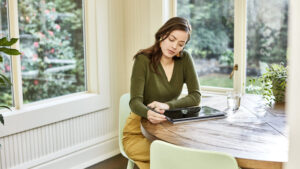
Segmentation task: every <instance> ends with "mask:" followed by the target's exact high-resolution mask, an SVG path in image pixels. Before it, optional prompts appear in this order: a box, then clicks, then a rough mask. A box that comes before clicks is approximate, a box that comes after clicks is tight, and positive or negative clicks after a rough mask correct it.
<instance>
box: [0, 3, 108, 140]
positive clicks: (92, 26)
mask: <svg viewBox="0 0 300 169" xmlns="http://www.w3.org/2000/svg"><path fill="white" fill-rule="evenodd" d="M8 2H9V22H10V36H11V37H19V28H18V0H9V1H8ZM83 2H84V8H85V9H84V34H85V57H86V58H85V59H86V60H85V67H86V85H87V92H81V93H74V94H70V95H66V96H60V97H56V98H51V99H45V100H42V101H37V102H34V103H30V104H23V96H22V95H23V94H22V75H21V64H20V63H21V60H20V57H12V70H13V73H12V79H13V90H14V94H15V95H14V103H15V107H14V108H12V111H6V110H2V111H1V113H2V114H3V116H4V119H5V125H4V126H0V137H4V136H7V135H11V134H15V133H18V132H22V131H26V130H29V129H32V128H36V127H40V126H43V125H47V124H51V123H55V122H58V121H62V120H66V119H69V118H72V117H76V116H80V115H83V114H87V113H91V112H95V111H99V110H102V109H106V108H108V107H110V88H109V60H108V55H109V46H108V2H107V1H106V0H83ZM97 7H101V10H99V9H97ZM96 9H97V10H96ZM13 47H14V48H16V49H19V43H17V44H15V46H13Z"/></svg>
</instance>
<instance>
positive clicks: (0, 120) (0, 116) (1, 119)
mask: <svg viewBox="0 0 300 169" xmlns="http://www.w3.org/2000/svg"><path fill="white" fill-rule="evenodd" d="M0 122H1V123H2V124H3V125H4V119H3V116H2V114H0Z"/></svg>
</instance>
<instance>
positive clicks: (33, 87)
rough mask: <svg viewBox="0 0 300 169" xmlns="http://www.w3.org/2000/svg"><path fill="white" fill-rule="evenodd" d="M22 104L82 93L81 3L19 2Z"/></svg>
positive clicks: (68, 0) (67, 0)
mask: <svg viewBox="0 0 300 169" xmlns="http://www.w3.org/2000/svg"><path fill="white" fill-rule="evenodd" d="M18 9H19V34H20V51H21V53H22V55H21V71H22V80H23V81H22V83H23V84H22V86H23V100H24V103H30V102H34V101H38V100H43V99H48V98H53V97H57V96H62V95H66V94H71V93H76V92H81V91H85V90H86V89H85V73H84V72H85V71H84V41H83V8H82V1H81V0H58V1H57V0H56V1H54V0H47V1H45V0H39V1H36V0H26V1H22V0H20V1H19V3H18Z"/></svg>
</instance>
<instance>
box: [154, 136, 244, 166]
mask: <svg viewBox="0 0 300 169" xmlns="http://www.w3.org/2000/svg"><path fill="white" fill-rule="evenodd" d="M150 168H151V169H183V168H188V169H239V167H238V165H237V162H236V160H235V158H233V157H232V156H230V155H227V154H224V153H218V152H212V151H203V150H198V149H192V148H186V147H181V146H176V145H173V144H170V143H166V142H163V141H159V140H157V141H154V142H153V143H152V144H151V148H150Z"/></svg>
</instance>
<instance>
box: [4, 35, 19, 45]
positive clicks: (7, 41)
mask: <svg viewBox="0 0 300 169" xmlns="http://www.w3.org/2000/svg"><path fill="white" fill-rule="evenodd" d="M17 41H18V39H17V38H11V39H10V40H7V38H6V37H4V38H1V39H0V46H11V45H13V44H15V43H16V42H17Z"/></svg>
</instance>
